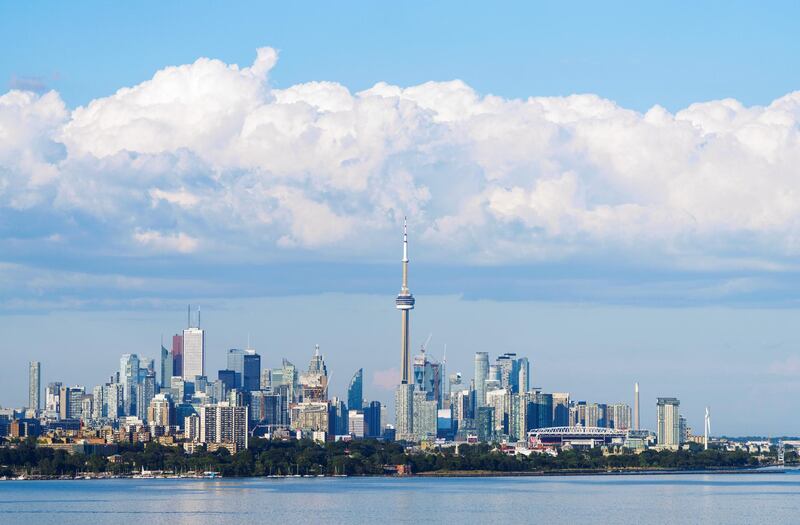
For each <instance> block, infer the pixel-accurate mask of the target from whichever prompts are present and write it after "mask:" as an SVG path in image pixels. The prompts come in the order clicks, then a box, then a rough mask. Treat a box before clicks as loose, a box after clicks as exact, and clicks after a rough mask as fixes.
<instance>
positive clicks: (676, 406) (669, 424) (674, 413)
mask: <svg viewBox="0 0 800 525" xmlns="http://www.w3.org/2000/svg"><path fill="white" fill-rule="evenodd" d="M680 406H681V403H680V401H678V400H677V399H676V398H674V397H659V398H658V402H657V403H656V408H657V413H656V416H657V417H656V420H657V429H656V436H657V439H658V444H659V445H660V446H663V447H666V448H672V449H677V448H678V447H680V445H681V415H680Z"/></svg>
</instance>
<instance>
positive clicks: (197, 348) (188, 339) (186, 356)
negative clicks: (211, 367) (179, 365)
mask: <svg viewBox="0 0 800 525" xmlns="http://www.w3.org/2000/svg"><path fill="white" fill-rule="evenodd" d="M205 351H206V349H205V333H204V332H203V330H202V329H201V328H199V327H189V328H187V329H185V330H184V331H183V379H184V381H192V382H193V381H194V378H195V377H196V376H204V375H206V363H205V361H206V352H205Z"/></svg>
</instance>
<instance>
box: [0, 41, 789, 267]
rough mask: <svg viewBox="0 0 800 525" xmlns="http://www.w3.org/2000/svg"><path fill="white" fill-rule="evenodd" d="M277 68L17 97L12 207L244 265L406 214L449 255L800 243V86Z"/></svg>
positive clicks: (5, 177)
mask: <svg viewBox="0 0 800 525" xmlns="http://www.w3.org/2000/svg"><path fill="white" fill-rule="evenodd" d="M276 63H277V53H276V52H275V51H274V50H272V49H270V48H262V49H259V50H258V51H257V57H256V59H255V61H254V63H253V64H252V65H250V66H249V67H239V66H237V65H235V64H225V63H223V62H221V61H219V60H216V59H209V58H200V59H198V60H196V61H195V62H194V63H192V64H186V65H178V66H174V67H168V68H165V69H163V70H161V71H158V72H156V73H155V74H154V76H153V77H152V78H151V79H149V80H146V81H144V82H142V83H140V84H138V85H135V86H132V87H123V88H121V89H119V90H118V91H117V92H116V93H114V94H113V95H111V96H108V97H104V98H99V99H96V100H93V101H91V102H90V103H88V104H87V105H86V106H83V107H79V108H75V109H74V110H72V111H69V110H68V109H67V108H66V106H65V104H64V103H63V101H62V100H61V99H60V97H59V95H58V94H57V93H55V92H49V93H46V94H41V95H40V94H36V93H33V92H24V91H10V92H8V93H6V94H4V95H2V96H0V206H2V208H5V209H6V210H12V209H13V210H26V213H31V214H37V213H39V214H41V213H45V212H47V213H48V214H51V215H52V214H57V215H58V216H59V217H60V218H61V220H62V222H61V223H59V222H57V221H56V222H54V223H53V224H51V225H50V228H51V229H52V231H51V232H49V233H50V234H53V235H60V236H61V237H62V238H63V239H64V241H65V242H68V241H69V234H68V233H66V232H63V231H61V230H62V226H63V223H67V222H68V223H70V224H72V227H71V229H70V231H71V232H72V235H74V232H75V230H76V228H77V230H80V229H81V228H96V227H97V225H98V224H100V225H102V228H101V230H102V231H103V232H104V233H103V234H102V235H103V236H104V237H100V234H98V238H96V239H95V242H96V247H97V248H98V249H99V248H100V247H103V248H107V247H108V244H109V243H112V244H113V245H114V249H116V250H122V251H123V252H130V253H136V252H137V250H156V251H161V252H178V253H186V254H188V253H192V254H196V256H198V257H202V256H204V254H206V253H207V251H206V250H200V249H199V248H200V246H201V244H205V243H209V245H214V246H217V247H220V248H224V249H226V250H227V251H226V252H225V253H226V254H228V256H230V257H240V258H242V259H247V260H252V259H269V258H270V257H271V256H273V255H274V254H276V253H292V252H293V251H298V250H299V251H312V252H313V253H314V254H315V256H317V257H322V258H324V257H328V256H332V257H347V256H368V257H375V258H383V257H385V256H386V254H387V253H394V252H391V251H389V250H391V249H392V247H391V245H390V244H389V243H390V242H393V241H395V240H396V232H397V227H398V225H399V223H400V222H401V221H402V217H403V215H406V214H407V215H409V216H410V221H411V226H412V231H413V232H414V233H415V234H416V235H417V239H418V241H417V242H418V244H417V245H416V247H417V250H418V251H417V252H416V253H422V254H424V257H426V258H429V259H432V260H439V261H443V262H447V261H449V260H452V258H453V257H458V258H459V260H462V261H467V262H472V263H495V264H503V263H509V262H514V263H517V262H526V261H528V262H530V261H538V260H547V259H559V258H565V257H570V256H571V255H575V254H579V255H584V256H590V257H591V255H592V254H593V253H595V252H597V251H602V252H603V253H606V254H607V253H616V254H618V257H620V258H621V259H624V260H626V261H629V260H631V258H634V259H635V258H636V257H642V258H645V259H649V260H653V259H656V260H658V261H659V262H658V264H667V265H668V264H674V265H676V266H686V265H691V261H693V260H694V261H700V260H701V259H702V261H703V262H702V265H705V266H707V265H708V264H710V263H709V261H718V262H719V264H720V265H723V266H724V265H725V264H731V261H749V262H747V263H743V264H746V265H753V266H760V267H764V266H770V265H780V264H781V263H782V262H785V261H786V260H788V259H791V258H793V257H796V256H797V255H798V254H799V253H800V168H799V167H800V92H796V93H789V94H787V95H785V96H783V97H781V98H778V99H776V100H775V101H773V102H772V103H770V104H769V105H766V106H752V107H747V106H744V105H743V104H741V103H740V102H738V101H736V100H729V99H726V100H718V101H710V102H702V103H697V104H693V105H691V106H690V107H688V108H686V109H683V110H681V111H678V112H676V113H670V112H669V111H667V110H666V109H664V108H662V107H660V106H655V107H653V108H651V109H650V110H649V111H647V112H645V113H640V112H637V111H633V110H630V109H626V108H623V107H620V106H619V105H617V104H616V103H614V102H613V101H610V100H607V99H603V98H601V97H598V96H596V95H592V94H585V95H572V96H567V97H530V98H527V99H506V98H502V97H499V96H494V95H481V94H479V93H477V92H476V91H475V90H474V89H472V88H471V87H470V86H469V85H467V84H465V83H464V82H462V81H459V80H454V81H451V82H426V83H424V84H421V85H418V86H410V87H402V86H393V85H389V84H386V83H383V82H379V83H377V84H376V85H375V86H374V87H372V88H370V89H367V90H365V91H362V92H358V93H351V92H350V91H349V90H348V89H347V88H346V87H345V86H343V85H341V84H338V83H336V82H332V81H323V80H320V81H316V82H309V83H305V84H300V85H295V86H290V87H287V88H285V89H275V88H273V87H271V85H270V82H269V73H270V71H271V69H272V68H273V67H275V66H276ZM76 224H77V226H75V225H76ZM89 233H90V234H91V233H92V232H89ZM90 236H91V235H90ZM90 244H91V243H90ZM86 249H87V250H91V249H92V247H91V246H87V248H86ZM299 251H298V253H300V252H299ZM698 264H700V263H698Z"/></svg>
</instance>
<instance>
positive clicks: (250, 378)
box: [0, 224, 769, 454]
mask: <svg viewBox="0 0 800 525" xmlns="http://www.w3.org/2000/svg"><path fill="white" fill-rule="evenodd" d="M415 304H416V301H415V299H414V296H413V294H412V293H411V291H410V288H409V249H408V232H407V227H406V225H405V224H404V227H403V258H402V284H401V289H400V293H399V294H398V295H397V297H396V299H395V305H396V308H397V309H398V310H399V311H400V314H401V338H400V339H401V340H400V350H401V352H400V354H401V362H400V365H401V366H400V370H401V374H400V377H399V378H398V386H397V389H396V391H395V398H394V401H395V404H394V406H395V413H394V418H393V420H394V421H393V422H392V418H390V417H389V415H388V414H387V406H386V404H385V403H383V402H382V401H381V400H367V399H364V394H363V382H364V370H363V369H362V368H359V369H358V370H356V371H355V372H354V373H353V375H352V379H351V380H350V382H349V385H348V387H347V393H346V398H339V397H330V396H329V389H328V381H329V377H330V376H329V373H328V368H327V365H326V364H325V359H324V356H323V353H322V351H321V349H320V347H319V345H317V346H316V347H315V348H314V349H313V352H312V353H311V357H310V360H309V363H308V366H307V367H304V368H300V367H298V366H296V365H295V364H293V363H291V362H289V361H288V360H286V359H283V361H282V363H281V365H280V366H279V367H276V368H267V367H262V362H261V356H260V355H259V354H258V352H256V350H255V349H253V348H250V347H249V346H250V345H249V343H248V347H247V348H243V349H240V348H232V349H230V350H228V351H227V367H226V368H225V369H223V370H218V371H217V372H216V373H215V374H211V375H210V374H208V371H207V370H206V366H205V362H206V344H205V330H204V329H203V328H202V326H201V319H200V310H199V308H198V309H197V310H196V311H194V312H193V311H192V308H191V306H190V307H188V308H187V320H186V321H187V325H186V327H185V328H184V329H183V330H182V331H180V332H178V333H176V334H174V335H173V336H172V338H171V341H170V342H169V345H165V344H164V343H163V342H162V345H161V348H160V353H159V355H158V357H157V358H146V357H140V356H139V355H137V354H123V355H122V356H121V357H120V361H119V369H118V370H114V371H111V373H110V375H109V377H108V381H106V382H104V383H102V384H98V385H96V386H94V387H92V388H91V389H87V388H86V387H84V386H78V385H74V386H69V385H68V383H67V382H52V383H49V384H47V385H46V386H45V388H44V396H42V384H41V371H42V365H41V363H40V362H39V361H31V363H30V368H29V392H28V406H27V407H26V408H24V409H15V408H2V409H0V437H5V438H9V439H18V438H28V437H35V438H37V439H38V441H39V443H40V444H42V445H43V446H51V447H56V448H59V447H60V448H66V449H68V450H73V449H76V450H78V449H79V450H80V451H82V452H85V453H89V452H90V451H92V450H94V449H95V448H98V447H99V450H111V449H109V448H108V447H113V445H115V444H137V443H150V442H158V443H160V444H163V445H170V446H176V447H182V448H183V450H184V451H185V452H186V453H188V454H192V453H194V452H195V451H197V450H199V449H200V447H202V450H204V451H208V452H210V451H215V450H219V449H221V448H225V449H227V450H228V451H229V452H230V453H237V452H239V451H242V450H244V449H247V448H248V443H249V440H250V439H251V438H252V437H259V438H268V439H285V440H293V439H312V440H314V441H316V442H320V443H324V442H329V441H349V440H361V439H365V438H374V439H380V440H385V441H398V442H402V443H406V444H408V445H412V446H415V445H418V444H422V445H424V444H426V443H427V444H435V445H447V444H450V443H455V444H458V443H498V444H500V445H501V446H502V447H505V449H508V450H513V451H514V453H522V454H533V453H549V454H557V453H558V452H559V451H560V450H563V449H565V448H567V449H569V448H595V447H612V448H617V449H629V450H633V451H641V450H646V449H652V448H655V449H657V450H664V449H666V450H678V449H680V448H689V447H691V446H695V447H698V446H699V447H702V448H708V446H709V441H710V440H711V441H714V440H713V439H712V438H711V436H710V431H711V417H710V412H709V410H708V409H706V414H705V424H704V428H703V431H702V432H700V433H694V432H693V431H692V429H690V428H689V427H688V425H687V423H686V419H685V418H684V417H683V416H682V415H681V413H680V401H679V400H678V399H677V398H676V397H659V398H658V399H657V402H656V405H655V407H653V408H655V409H656V411H657V427H656V428H655V429H653V430H650V429H643V428H641V426H640V400H639V385H638V383H635V384H633V385H632V395H633V407H631V405H630V404H628V403H625V402H619V400H618V401H617V402H613V403H607V402H603V403H598V402H587V401H584V400H575V399H572V398H571V396H570V394H569V393H568V392H543V391H542V390H541V389H540V388H536V387H534V386H532V385H531V384H530V378H531V374H530V362H529V360H528V358H527V357H523V356H518V355H517V354H515V353H504V354H501V355H498V356H497V357H496V358H495V359H494V362H493V363H492V361H491V357H490V355H489V353H487V352H476V353H475V357H474V370H473V372H472V377H467V376H466V375H464V374H462V373H461V372H454V373H450V374H448V370H447V367H446V354H445V356H444V357H443V359H442V361H441V362H439V361H436V360H435V359H433V358H431V357H430V356H429V355H428V354H427V353H426V346H427V344H428V342H429V340H430V338H429V340H428V341H426V342H425V343H424V344H423V345H422V346H421V348H420V352H419V354H418V355H416V356H415V357H414V358H413V360H412V359H411V358H410V353H409V341H410V328H411V311H412V310H413V309H414V307H415ZM720 444H722V445H724V446H726V447H729V448H730V447H733V448H736V447H739V446H740V445H738V444H730V443H725V442H722V441H719V440H716V446H720ZM749 446H752V447H755V450H756V451H757V450H758V447H762V446H765V447H766V450H769V443H766V444H764V443H750V444H749Z"/></svg>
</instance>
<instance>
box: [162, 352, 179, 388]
mask: <svg viewBox="0 0 800 525" xmlns="http://www.w3.org/2000/svg"><path fill="white" fill-rule="evenodd" d="M174 363H175V361H174V359H173V356H172V352H171V351H170V350H167V349H166V348H165V347H164V345H163V344H162V345H161V374H160V376H159V386H160V387H161V389H163V390H166V389H168V388H169V386H170V382H171V381H172V369H173V366H174Z"/></svg>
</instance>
